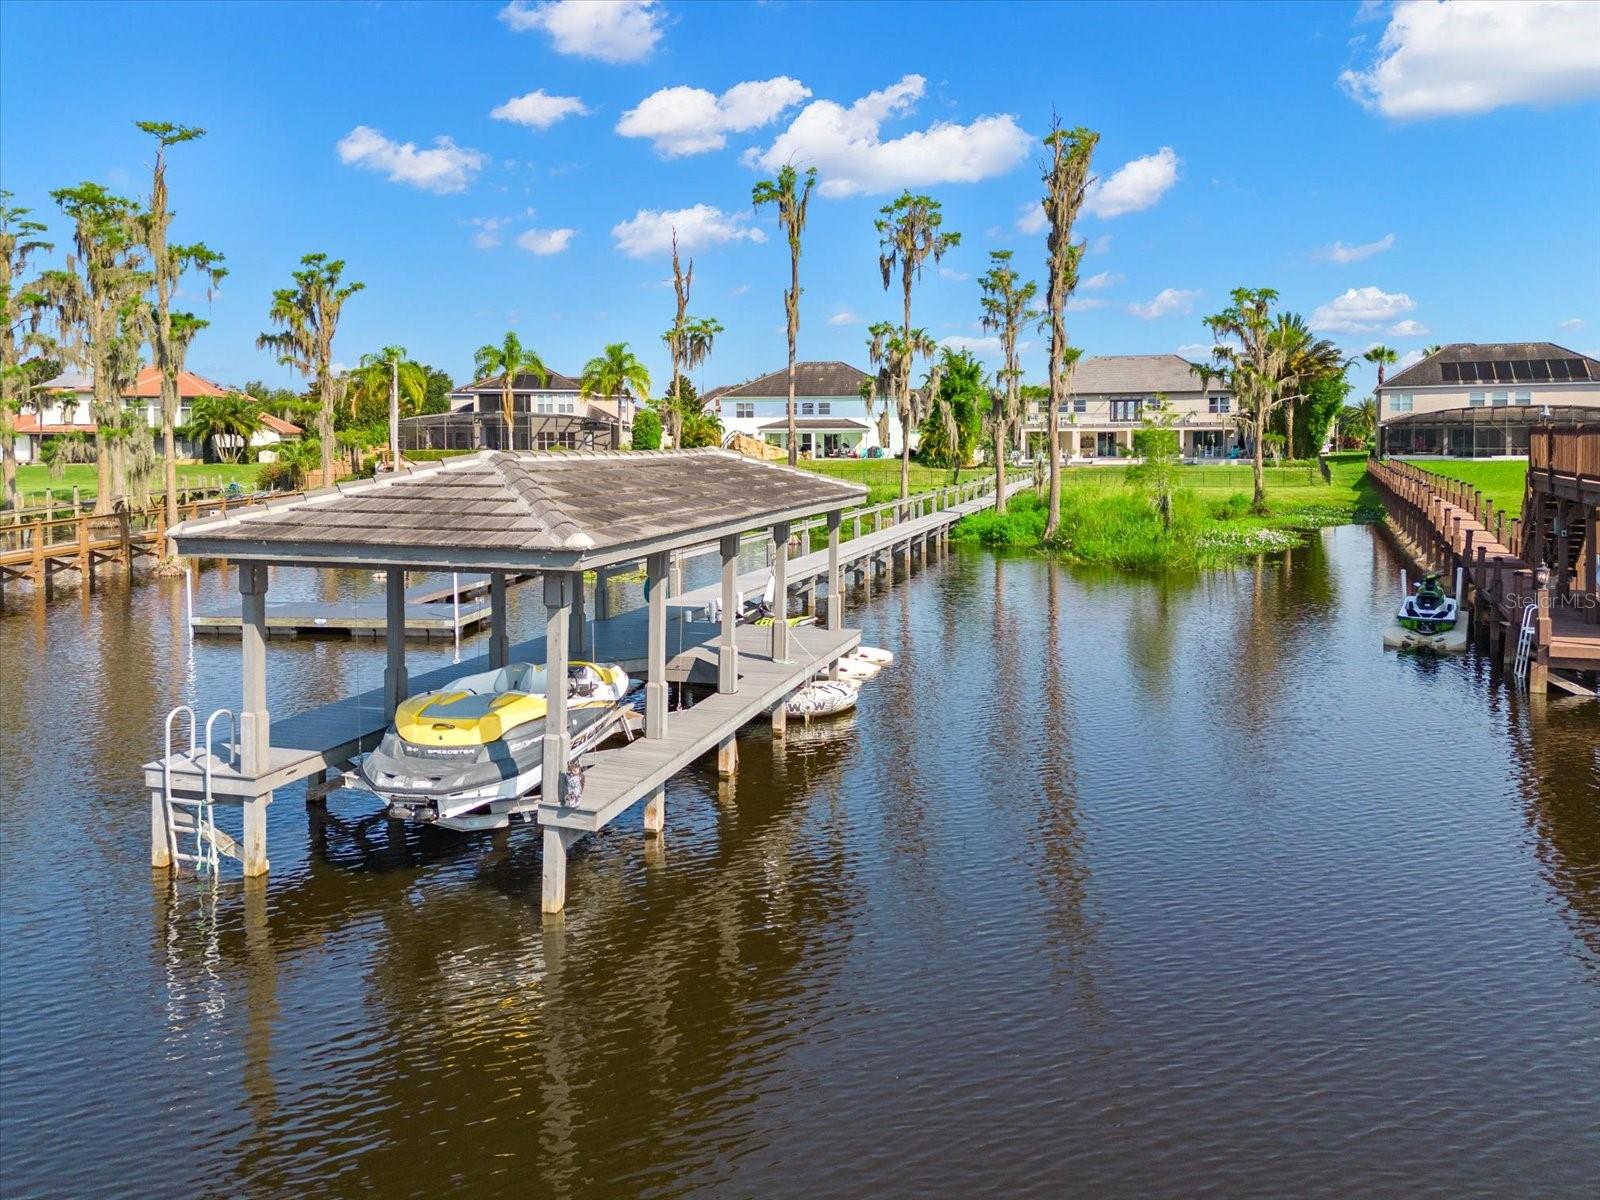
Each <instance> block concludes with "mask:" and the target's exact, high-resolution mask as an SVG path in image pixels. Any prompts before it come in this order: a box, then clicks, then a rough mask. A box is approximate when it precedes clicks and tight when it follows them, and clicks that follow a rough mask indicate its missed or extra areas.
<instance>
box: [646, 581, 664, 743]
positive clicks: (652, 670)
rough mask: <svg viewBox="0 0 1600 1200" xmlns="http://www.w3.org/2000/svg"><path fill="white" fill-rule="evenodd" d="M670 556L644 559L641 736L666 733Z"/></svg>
mask: <svg viewBox="0 0 1600 1200" xmlns="http://www.w3.org/2000/svg"><path fill="white" fill-rule="evenodd" d="M668 558H669V556H668V555H667V554H665V553H661V554H652V555H650V557H649V559H648V560H646V562H645V582H644V593H645V603H646V605H647V606H648V607H649V610H650V611H649V614H648V616H649V623H648V626H647V628H648V630H649V633H648V636H647V638H646V650H645V655H646V658H645V661H646V663H647V664H648V665H647V668H646V671H647V674H646V680H645V685H644V735H645V737H647V738H664V737H666V736H667V576H668V573H669V566H668Z"/></svg>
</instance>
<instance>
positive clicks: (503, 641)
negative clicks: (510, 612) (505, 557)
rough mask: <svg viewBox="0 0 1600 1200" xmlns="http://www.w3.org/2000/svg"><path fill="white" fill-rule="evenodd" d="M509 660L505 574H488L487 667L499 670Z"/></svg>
mask: <svg viewBox="0 0 1600 1200" xmlns="http://www.w3.org/2000/svg"><path fill="white" fill-rule="evenodd" d="M510 660H511V638H510V636H509V635H508V634H507V632H506V573H505V572H504V571H491V572H489V666H490V667H492V668H494V669H495V670H499V669H500V668H501V667H503V666H505V665H506V663H507V662H509V661H510Z"/></svg>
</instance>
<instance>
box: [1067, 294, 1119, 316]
mask: <svg viewBox="0 0 1600 1200" xmlns="http://www.w3.org/2000/svg"><path fill="white" fill-rule="evenodd" d="M1109 303H1111V302H1110V301H1109V300H1102V299H1101V298H1100V297H1099V296H1068V297H1067V311H1068V312H1089V311H1090V310H1092V309H1096V308H1104V307H1105V306H1106V305H1107V304H1109Z"/></svg>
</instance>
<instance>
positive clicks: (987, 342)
mask: <svg viewBox="0 0 1600 1200" xmlns="http://www.w3.org/2000/svg"><path fill="white" fill-rule="evenodd" d="M939 345H941V346H943V347H945V348H946V349H947V350H965V351H967V352H968V353H971V354H999V353H1000V350H1001V346H1000V338H999V337H998V336H994V335H991V336H989V337H967V336H965V335H963V334H953V335H952V336H950V337H942V338H940V339H939Z"/></svg>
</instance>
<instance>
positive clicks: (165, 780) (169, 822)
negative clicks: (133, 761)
mask: <svg viewBox="0 0 1600 1200" xmlns="http://www.w3.org/2000/svg"><path fill="white" fill-rule="evenodd" d="M184 714H187V715H188V717H189V748H188V749H187V750H185V751H183V752H181V753H180V754H174V753H173V748H172V727H173V723H174V722H175V721H176V720H177V719H178V718H179V717H180V716H182V715H184ZM218 717H227V718H228V731H229V732H228V757H229V761H230V762H233V761H234V760H236V759H237V757H238V753H239V723H238V721H237V719H236V718H235V717H234V715H233V710H232V709H228V708H219V709H217V711H216V712H214V713H212V714H211V716H210V717H208V718H207V719H206V728H205V741H204V742H203V743H200V744H199V745H196V737H195V732H196V731H195V715H194V709H192V708H190V707H189V706H188V705H187V704H180V705H178V706H177V707H176V708H174V709H173V710H172V711H171V712H169V713H168V714H167V740H166V753H165V754H164V755H163V756H162V759H161V807H162V813H163V814H164V816H165V818H166V827H167V850H168V852H169V853H170V854H171V855H172V864H173V866H174V867H175V868H176V867H181V866H182V865H183V864H186V863H187V864H189V865H190V866H192V867H193V868H194V871H195V874H197V875H208V874H209V875H211V876H212V877H215V876H216V875H217V867H218V863H219V861H220V857H219V856H220V855H221V854H226V855H227V856H228V857H229V858H233V859H237V858H238V857H239V846H238V843H237V842H235V841H234V840H233V838H231V837H229V836H228V835H227V834H226V833H224V832H222V830H220V829H218V828H217V825H216V819H215V807H216V806H215V803H214V801H213V797H212V790H211V778H212V775H211V773H212V769H213V767H214V766H215V764H216V761H217V757H216V755H215V754H213V753H212V752H211V746H212V741H211V738H212V730H213V729H214V728H215V726H216V723H217V718H218ZM197 756H199V757H197ZM179 758H181V759H184V760H186V761H187V762H189V763H190V764H191V765H196V764H197V765H199V766H200V768H201V778H202V779H203V780H204V782H203V784H202V787H201V792H200V795H198V796H195V795H192V794H189V795H186V794H183V793H179V792H176V791H174V790H173V786H172V764H173V761H174V760H175V759H179Z"/></svg>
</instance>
